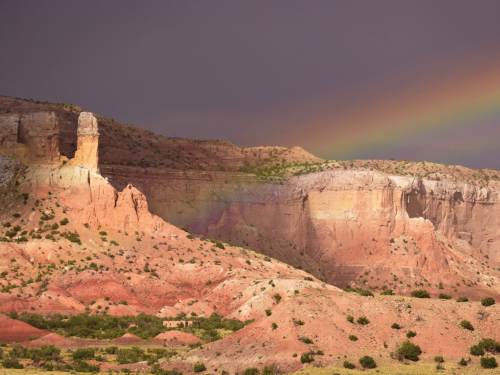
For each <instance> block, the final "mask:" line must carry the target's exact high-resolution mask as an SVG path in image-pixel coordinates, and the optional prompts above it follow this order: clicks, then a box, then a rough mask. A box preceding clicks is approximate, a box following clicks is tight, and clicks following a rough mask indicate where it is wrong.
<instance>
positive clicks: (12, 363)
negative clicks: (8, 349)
mask: <svg viewBox="0 0 500 375" xmlns="http://www.w3.org/2000/svg"><path fill="white" fill-rule="evenodd" d="M2 366H3V367H4V368H13V369H22V368H24V366H23V365H22V364H21V363H19V361H18V360H17V359H4V360H3V361H2Z"/></svg>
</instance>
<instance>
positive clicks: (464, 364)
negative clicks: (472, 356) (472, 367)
mask: <svg viewBox="0 0 500 375" xmlns="http://www.w3.org/2000/svg"><path fill="white" fill-rule="evenodd" d="M458 364H459V365H460V366H467V361H466V360H465V359H464V358H463V357H462V359H461V360H460V362H458Z"/></svg>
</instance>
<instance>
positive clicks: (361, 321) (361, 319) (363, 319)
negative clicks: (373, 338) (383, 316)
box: [356, 315, 370, 326]
mask: <svg viewBox="0 0 500 375" xmlns="http://www.w3.org/2000/svg"><path fill="white" fill-rule="evenodd" d="M356 322H358V323H359V324H361V325H363V326H364V325H366V324H368V323H370V321H369V320H368V318H367V317H366V316H364V315H363V316H360V317H359V318H358V319H357V320H356Z"/></svg>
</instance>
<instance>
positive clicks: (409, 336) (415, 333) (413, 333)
mask: <svg viewBox="0 0 500 375" xmlns="http://www.w3.org/2000/svg"><path fill="white" fill-rule="evenodd" d="M416 335H417V332H415V331H408V332H406V337H408V338H412V337H415V336H416Z"/></svg>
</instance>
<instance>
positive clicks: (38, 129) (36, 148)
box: [18, 112, 60, 165]
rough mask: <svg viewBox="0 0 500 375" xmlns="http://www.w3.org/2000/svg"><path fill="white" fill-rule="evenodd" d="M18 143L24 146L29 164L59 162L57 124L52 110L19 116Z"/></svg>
mask: <svg viewBox="0 0 500 375" xmlns="http://www.w3.org/2000/svg"><path fill="white" fill-rule="evenodd" d="M18 143H22V144H24V145H25V146H26V161H27V164H29V165H40V164H57V163H59V158H60V154H59V126H58V123H57V118H56V115H55V113H54V112H36V113H28V114H24V115H22V116H21V119H20V122H19V138H18Z"/></svg>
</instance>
